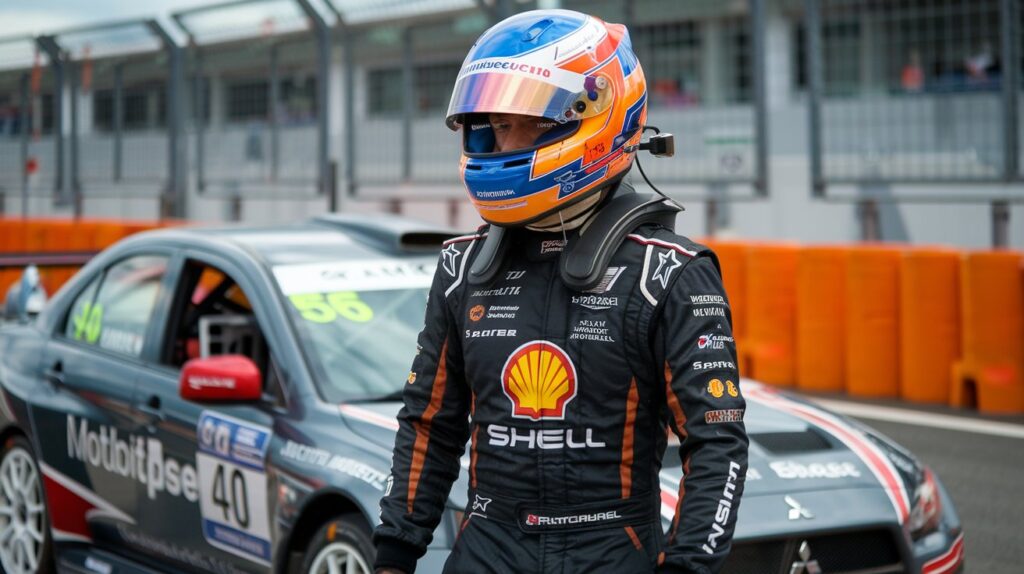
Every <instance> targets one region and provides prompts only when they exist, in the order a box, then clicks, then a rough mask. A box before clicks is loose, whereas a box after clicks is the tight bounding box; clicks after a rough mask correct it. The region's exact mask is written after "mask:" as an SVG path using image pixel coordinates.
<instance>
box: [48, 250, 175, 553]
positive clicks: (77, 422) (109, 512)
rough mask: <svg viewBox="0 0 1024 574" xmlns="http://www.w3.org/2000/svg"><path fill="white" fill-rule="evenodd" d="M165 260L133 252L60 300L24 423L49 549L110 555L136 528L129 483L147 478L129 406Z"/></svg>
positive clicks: (144, 447)
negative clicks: (62, 308) (62, 545)
mask: <svg viewBox="0 0 1024 574" xmlns="http://www.w3.org/2000/svg"><path fill="white" fill-rule="evenodd" d="M169 259H170V258H169V254H166V253H140V254H137V255H129V256H126V257H124V258H122V259H119V260H117V261H115V262H113V263H111V264H110V265H108V266H107V267H106V268H104V269H102V270H100V271H98V272H97V273H96V275H95V277H94V278H92V280H91V281H88V282H87V283H84V287H82V288H81V289H80V291H79V292H78V293H77V294H76V295H75V296H74V297H73V298H72V299H70V301H71V303H70V304H69V305H68V309H67V310H66V313H65V315H64V317H63V318H62V319H61V321H59V323H58V326H57V329H56V330H55V332H54V333H53V336H52V338H51V340H50V342H49V343H48V344H47V346H46V349H45V351H44V353H43V355H44V356H43V357H42V362H41V369H42V373H41V375H42V378H43V380H44V381H45V382H44V383H43V384H42V385H41V387H40V390H39V392H40V393H41V394H43V395H42V396H40V397H39V399H38V400H36V401H34V402H33V407H32V420H33V423H34V426H35V430H36V433H37V436H38V439H39V440H38V448H39V458H40V459H41V463H42V465H41V466H42V471H43V474H44V476H45V478H46V480H45V484H46V494H47V500H48V502H49V505H50V509H51V512H50V515H51V517H52V523H53V534H54V540H55V541H57V542H58V543H59V542H63V541H93V542H94V543H96V544H98V545H103V546H107V547H110V548H114V549H116V548H118V547H120V546H121V542H122V540H123V538H124V535H125V533H127V532H130V531H131V530H132V528H133V527H134V526H133V525H134V524H135V522H136V512H137V510H138V500H137V488H136V485H138V484H140V483H144V482H145V481H146V480H147V468H148V466H147V461H148V459H149V458H150V457H151V456H152V454H153V451H152V450H151V445H150V444H148V443H147V442H146V441H145V440H144V437H141V436H140V435H139V434H138V432H137V430H138V420H137V417H136V413H134V412H133V406H132V402H133V397H134V387H135V382H136V379H137V376H138V373H139V370H140V368H141V366H142V364H143V358H142V350H143V348H144V346H145V344H146V341H147V337H149V327H150V326H151V317H152V313H153V309H154V308H155V306H156V304H157V302H158V301H159V299H160V295H161V293H162V292H163V291H165V290H166V286H165V284H164V282H165V281H166V279H167V277H166V271H167V266H168V261H169Z"/></svg>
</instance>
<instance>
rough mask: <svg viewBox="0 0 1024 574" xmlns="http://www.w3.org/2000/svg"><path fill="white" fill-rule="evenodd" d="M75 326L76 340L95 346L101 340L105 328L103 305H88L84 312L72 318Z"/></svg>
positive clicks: (84, 306) (83, 308)
mask: <svg viewBox="0 0 1024 574" xmlns="http://www.w3.org/2000/svg"><path fill="white" fill-rule="evenodd" d="M72 322H73V323H74V325H75V340H76V341H83V340H84V341H85V342H86V343H90V344H94V343H96V341H98V340H99V338H100V330H101V329H102V328H103V305H100V304H99V303H97V304H95V305H93V304H92V303H86V304H84V305H82V312H81V313H79V314H78V315H77V316H75V317H73V318H72Z"/></svg>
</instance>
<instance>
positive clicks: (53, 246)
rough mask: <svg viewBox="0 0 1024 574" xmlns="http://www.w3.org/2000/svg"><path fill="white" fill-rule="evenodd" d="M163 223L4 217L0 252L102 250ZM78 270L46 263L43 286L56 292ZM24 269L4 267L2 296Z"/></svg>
mask: <svg viewBox="0 0 1024 574" xmlns="http://www.w3.org/2000/svg"><path fill="white" fill-rule="evenodd" d="M170 223H171V224H174V225H176V224H179V223H180V222H177V221H175V222H170ZM160 225H161V224H159V223H151V222H145V221H114V220H71V219H50V218H36V219H21V218H0V254H4V253H55V252H90V251H100V250H102V249H105V248H107V247H109V246H110V245H112V244H113V243H115V242H117V241H119V240H120V239H122V238H124V237H127V236H128V235H131V234H132V233H137V232H139V231H145V230H148V229H153V228H155V227H159V226H160ZM77 270H78V267H77V266H66V267H64V266H61V267H54V266H44V267H41V268H40V270H39V275H40V279H41V280H42V283H43V287H44V288H45V289H46V290H47V292H48V293H50V294H53V293H54V292H56V291H57V289H59V288H60V287H61V285H63V284H64V283H65V282H66V281H67V280H68V279H69V278H70V277H71V276H72V275H74V273H75V272H76V271H77ZM21 273H22V270H21V269H16V268H11V269H0V300H2V298H3V297H4V296H5V295H6V293H7V289H8V288H9V287H10V285H11V284H13V283H14V282H16V281H17V280H18V279H19V278H20V277H21Z"/></svg>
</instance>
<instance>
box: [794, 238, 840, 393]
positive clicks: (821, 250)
mask: <svg viewBox="0 0 1024 574" xmlns="http://www.w3.org/2000/svg"><path fill="white" fill-rule="evenodd" d="M848 251H849V250H848V249H847V248H843V247H807V248H804V249H801V250H800V255H799V257H798V258H797V267H796V300H797V302H798V304H797V306H796V385H797V387H799V388H801V389H804V390H812V391H842V390H843V388H844V386H845V385H844V383H845V380H846V372H845V365H846V363H845V361H844V358H845V357H844V351H845V344H846V332H845V324H846V317H845V312H846V258H847V252H848Z"/></svg>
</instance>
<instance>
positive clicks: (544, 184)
mask: <svg viewBox="0 0 1024 574" xmlns="http://www.w3.org/2000/svg"><path fill="white" fill-rule="evenodd" d="M646 103H647V90H646V82H645V80H644V75H643V71H642V69H641V67H640V65H639V63H638V62H637V59H636V56H635V55H634V54H633V51H632V47H631V44H630V40H629V34H628V32H627V31H626V28H625V27H624V26H622V25H618V24H608V23H605V22H603V21H601V20H599V19H598V18H595V17H592V16H587V15H584V14H580V13H577V12H572V11H566V10H543V11H531V12H525V13H521V14H518V15H515V16H512V17H510V18H508V19H506V20H504V21H502V22H500V23H498V24H497V25H495V26H493V27H492V28H490V29H489V30H487V31H486V32H485V33H484V34H483V36H481V37H480V39H479V40H477V42H476V44H475V45H474V46H473V47H472V49H471V50H470V52H469V55H468V56H467V57H466V59H465V62H464V63H463V65H462V69H461V70H460V72H459V75H458V79H457V81H456V84H455V88H454V91H453V94H452V99H451V104H450V106H449V110H448V116H447V123H448V126H449V127H451V128H452V129H453V130H460V131H461V132H462V133H461V137H462V142H463V154H462V160H461V166H460V168H461V174H462V179H463V181H464V183H465V186H466V189H467V191H468V194H469V198H470V201H471V202H472V203H473V205H474V206H475V207H476V209H477V210H478V212H479V214H480V216H481V217H482V218H483V219H484V220H485V221H486V222H487V225H485V226H483V227H481V229H480V230H479V231H478V232H477V233H474V234H472V235H467V236H464V237H458V238H454V239H451V240H449V241H448V242H446V244H445V246H444V248H443V250H442V252H441V256H440V259H439V264H438V267H437V271H436V274H435V276H434V281H433V284H432V287H431V290H430V295H429V300H428V304H427V313H426V321H425V326H424V328H423V331H422V332H421V333H420V335H419V340H418V343H419V345H418V346H419V349H418V353H417V356H416V357H415V359H414V361H413V365H412V371H411V372H410V373H409V378H408V384H407V385H405V390H404V407H403V408H402V410H401V412H400V413H399V415H398V420H399V425H400V426H399V431H398V435H397V438H396V441H395V448H394V458H393V462H392V470H391V472H392V478H391V481H389V482H390V485H389V488H388V492H387V494H386V495H385V497H384V498H383V500H382V501H381V522H382V524H381V525H380V526H379V527H378V528H377V529H376V531H375V532H374V544H375V546H376V550H377V554H376V563H375V568H376V569H377V572H378V573H382V572H383V573H389V574H390V573H396V572H400V573H405V574H409V573H412V572H413V571H414V570H415V568H416V562H417V560H418V559H419V557H421V556H422V555H423V554H424V553H425V552H426V548H427V545H428V544H429V543H430V541H431V536H432V533H433V531H434V529H435V528H436V527H437V526H438V524H439V522H440V520H441V518H442V515H443V514H444V512H445V511H446V502H447V501H448V496H449V491H450V489H451V486H452V483H453V481H454V480H455V479H456V478H457V477H458V475H459V473H460V469H461V468H465V469H466V470H468V481H469V484H468V503H467V505H466V507H465V509H464V513H463V514H461V515H460V516H461V523H460V524H458V526H457V529H458V537H457V539H456V541H455V543H454V546H453V549H452V551H451V554H450V555H449V557H448V560H447V562H446V565H445V570H444V571H445V572H458V573H469V574H480V573H485V572H497V573H513V572H515V573H519V572H537V573H544V572H559V573H568V572H587V573H604V572H610V573H616V574H629V573H639V572H643V573H650V572H686V573H703V574H709V573H714V572H718V571H719V570H720V569H721V568H722V566H723V563H724V562H725V559H726V557H727V555H728V553H729V549H730V545H731V540H732V534H733V529H734V526H735V523H736V514H737V510H738V507H739V503H740V497H741V495H742V492H743V483H744V477H745V474H746V468H747V437H746V432H745V430H744V426H743V414H744V408H745V404H744V400H743V397H742V396H741V395H740V387H739V373H738V372H737V369H736V352H735V347H734V344H733V338H732V332H731V326H730V317H731V315H730V311H729V306H728V301H727V299H726V296H725V292H724V290H723V288H722V282H721V278H720V274H719V269H718V261H717V258H716V257H715V255H714V253H712V252H711V251H710V250H708V249H707V248H706V247H704V246H701V245H699V244H696V243H694V242H692V241H690V240H688V239H686V238H684V237H681V236H679V235H676V234H675V233H674V232H673V227H674V223H675V219H676V216H677V215H678V212H679V210H680V209H681V208H680V207H679V206H678V205H676V204H675V203H674V202H672V201H670V200H668V199H666V198H665V197H664V196H661V195H653V194H641V193H637V192H635V191H634V190H633V188H632V187H631V186H630V185H629V183H628V182H626V181H624V180H623V177H624V176H625V175H626V173H627V171H629V169H630V168H631V167H632V164H633V162H634V161H635V159H636V155H637V154H638V153H640V152H642V151H647V152H650V153H652V154H654V155H671V151H672V145H671V136H669V135H667V134H661V133H657V134H656V135H653V136H651V137H650V138H649V139H647V140H643V136H644V135H645V133H644V132H645V131H647V130H652V131H654V132H657V129H656V128H653V127H652V126H646V125H645V122H646V119H647V108H646ZM645 128H646V129H645ZM641 172H642V169H641ZM645 179H646V177H645ZM659 194H660V192H659ZM669 431H671V432H669ZM670 435H674V436H671V438H670ZM676 439H678V444H677V443H676ZM467 441H469V445H470V446H469V454H468V457H464V452H465V449H466V442H467ZM669 443H671V448H673V449H678V454H679V457H678V462H673V464H681V465H682V468H683V471H684V473H685V477H684V479H683V481H682V483H681V484H679V487H678V496H675V495H674V494H672V492H673V491H674V488H675V485H671V486H670V487H669V488H668V489H667V491H666V493H664V494H663V493H662V481H661V479H660V478H659V473H660V469H661V464H662V458H663V454H664V453H665V449H666V447H668V446H669ZM671 454H674V453H671ZM671 460H675V458H674V457H673V458H672V459H671ZM662 513H664V514H665V516H666V517H672V523H671V527H670V528H669V530H668V532H667V533H666V532H664V531H663V529H662V526H661V525H662V522H661V516H662Z"/></svg>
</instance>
